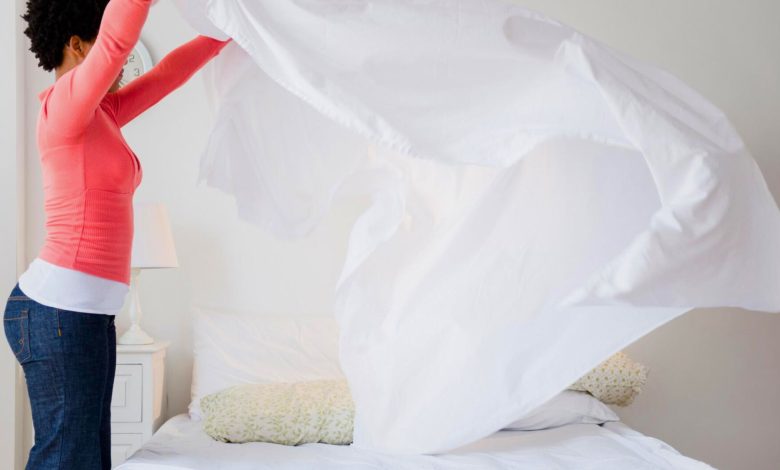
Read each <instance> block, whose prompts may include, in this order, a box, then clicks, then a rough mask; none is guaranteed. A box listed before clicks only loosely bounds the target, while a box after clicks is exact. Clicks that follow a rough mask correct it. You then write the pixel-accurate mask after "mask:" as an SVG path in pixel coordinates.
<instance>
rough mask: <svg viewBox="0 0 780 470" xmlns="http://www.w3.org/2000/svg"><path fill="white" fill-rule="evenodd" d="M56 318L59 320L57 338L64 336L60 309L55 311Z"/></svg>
mask: <svg viewBox="0 0 780 470" xmlns="http://www.w3.org/2000/svg"><path fill="white" fill-rule="evenodd" d="M54 316H55V318H56V319H57V336H62V326H61V325H60V309H58V308H55V309H54Z"/></svg>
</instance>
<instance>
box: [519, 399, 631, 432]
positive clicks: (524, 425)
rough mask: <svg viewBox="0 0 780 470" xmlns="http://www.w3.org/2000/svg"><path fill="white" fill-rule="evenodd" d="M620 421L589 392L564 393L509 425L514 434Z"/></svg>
mask: <svg viewBox="0 0 780 470" xmlns="http://www.w3.org/2000/svg"><path fill="white" fill-rule="evenodd" d="M619 420H620V418H618V416H617V415H616V414H615V412H614V411H612V410H611V409H609V407H608V406H607V405H605V404H604V403H602V402H600V401H599V400H598V399H596V398H595V397H593V396H591V395H590V394H588V393H585V392H575V391H571V390H564V391H563V392H561V393H560V394H558V395H556V396H555V397H553V399H552V400H550V401H548V402H547V403H545V404H544V405H542V406H540V407H539V408H537V409H536V410H534V411H532V412H531V413H530V414H529V415H527V416H525V417H523V418H521V419H519V420H517V421H515V422H514V423H511V424H509V425H508V426H506V427H505V428H504V429H505V430H511V431H536V430H539V429H549V428H557V427H559V426H566V425H567V424H603V423H606V422H608V421H619Z"/></svg>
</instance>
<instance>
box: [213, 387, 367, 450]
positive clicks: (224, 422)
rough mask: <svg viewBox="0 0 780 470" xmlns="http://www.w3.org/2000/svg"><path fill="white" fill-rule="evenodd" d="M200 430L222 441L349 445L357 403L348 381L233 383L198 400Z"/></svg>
mask: <svg viewBox="0 0 780 470" xmlns="http://www.w3.org/2000/svg"><path fill="white" fill-rule="evenodd" d="M201 408H202V411H203V414H204V416H205V422H204V425H203V430H204V431H205V432H206V434H208V435H209V436H211V437H212V438H214V439H216V440H218V441H222V442H233V443H244V442H270V443H273V444H282V445H289V446H293V445H299V444H308V443H318V442H319V443H323V444H335V445H346V444H350V443H352V434H353V432H354V422H355V405H354V403H353V402H352V396H351V395H350V392H349V387H348V386H347V381H346V380H320V381H311V382H299V383H275V384H264V385H237V386H235V387H231V388H229V389H227V390H224V391H222V392H218V393H215V394H213V395H208V396H206V397H204V398H203V399H202V400H201Z"/></svg>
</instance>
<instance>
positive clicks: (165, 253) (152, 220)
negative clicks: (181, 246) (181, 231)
mask: <svg viewBox="0 0 780 470" xmlns="http://www.w3.org/2000/svg"><path fill="white" fill-rule="evenodd" d="M130 264H131V267H132V268H134V269H135V268H138V269H149V268H176V267H178V266H179V260H178V258H177V257H176V247H175V245H174V243H173V233H172V232H171V224H170V221H169V220H168V211H167V210H166V209H165V206H164V205H163V204H157V203H136V204H134V234H133V254H132V258H131V261H130Z"/></svg>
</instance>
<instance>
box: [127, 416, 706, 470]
mask: <svg viewBox="0 0 780 470" xmlns="http://www.w3.org/2000/svg"><path fill="white" fill-rule="evenodd" d="M201 426H202V422H194V421H191V420H190V418H189V417H188V416H187V415H179V416H176V417H174V418H172V419H171V420H169V421H168V422H167V423H165V425H164V426H163V427H162V428H160V430H159V431H158V432H157V434H155V436H154V437H153V438H152V439H151V440H150V441H149V442H148V443H147V444H145V445H144V446H143V447H142V448H141V449H140V450H139V451H138V452H136V453H135V455H133V456H132V457H131V458H130V459H129V460H128V461H127V462H125V463H124V464H123V465H121V466H119V467H118V470H173V469H176V470H185V469H186V470H248V469H273V470H282V469H283V470H293V469H294V470H313V469H316V470H330V469H339V470H341V469H349V470H363V469H385V470H407V469H408V470H412V469H413V470H434V469H436V470H439V469H447V470H466V469H468V470H491V469H533V470H536V469H545V470H547V469H576V470H588V469H593V470H596V469H598V470H610V469H621V470H622V469H631V470H642V469H686V470H687V469H696V470H699V469H711V468H712V467H710V466H709V465H706V464H704V463H702V462H699V461H696V460H693V459H690V458H688V457H685V456H683V455H681V454H679V453H678V452H677V451H676V450H674V449H673V448H672V447H670V446H669V445H667V444H665V443H664V442H662V441H660V440H658V439H654V438H651V437H648V436H645V435H643V434H641V433H639V432H637V431H634V430H633V429H631V428H629V427H628V426H626V425H625V424H623V423H620V422H616V423H607V424H605V425H604V426H598V425H595V424H577V425H569V426H563V427H560V428H555V429H548V430H544V431H502V432H498V433H495V434H493V435H491V436H488V437H486V438H485V439H482V440H480V441H477V442H475V443H473V444H470V445H468V446H465V447H462V448H460V449H457V450H455V451H452V452H449V453H447V454H440V455H408V456H401V455H388V454H380V453H377V452H372V451H368V450H363V449H357V448H354V447H351V446H331V445H325V444H307V445H302V446H298V447H287V446H281V445H275V444H265V443H250V444H225V443H221V442H217V441H214V440H212V439H211V438H209V437H208V436H207V435H206V434H205V433H204V432H203V431H202V428H201Z"/></svg>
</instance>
